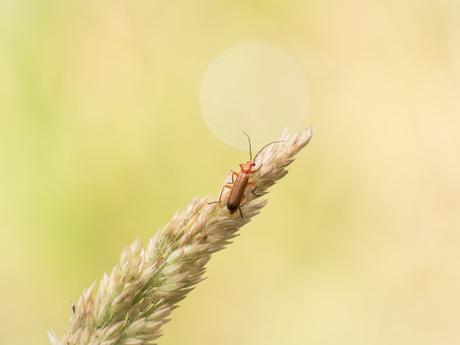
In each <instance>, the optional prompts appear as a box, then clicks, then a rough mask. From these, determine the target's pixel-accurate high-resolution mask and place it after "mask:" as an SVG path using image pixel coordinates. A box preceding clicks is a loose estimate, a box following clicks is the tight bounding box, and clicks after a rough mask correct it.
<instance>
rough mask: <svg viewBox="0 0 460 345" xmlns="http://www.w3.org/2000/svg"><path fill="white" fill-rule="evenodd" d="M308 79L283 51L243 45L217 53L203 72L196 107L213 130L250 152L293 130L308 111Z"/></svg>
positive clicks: (254, 44)
mask: <svg viewBox="0 0 460 345" xmlns="http://www.w3.org/2000/svg"><path fill="white" fill-rule="evenodd" d="M307 101H308V99H307V81H306V78H305V75H304V72H303V70H302V69H301V68H300V66H299V65H298V63H297V62H296V61H295V60H294V59H293V58H292V57H291V56H289V55H288V54H287V53H286V52H284V51H283V50H282V49H280V48H278V47H275V46H272V45H269V44H264V43H247V44H242V45H238V46H235V47H233V48H230V49H228V50H227V51H225V52H224V53H222V54H221V55H220V56H219V57H217V59H216V60H214V62H213V63H212V64H211V66H210V67H209V68H208V70H207V71H206V73H205V76H204V78H203V82H202V85H201V110H202V113H203V116H204V118H205V121H206V123H207V124H208V126H209V128H210V129H211V130H212V132H213V133H214V134H215V135H216V136H217V137H218V138H220V139H221V140H222V141H224V142H225V143H227V144H228V145H231V146H233V147H237V148H240V149H247V148H248V143H247V139H246V137H245V136H244V134H243V132H242V131H245V132H246V133H248V134H249V136H250V137H251V141H252V144H253V150H254V151H255V150H257V149H258V148H260V147H261V146H263V145H264V144H266V143H268V142H270V141H273V140H276V139H278V137H279V135H280V133H281V132H282V131H283V130H284V129H285V128H286V127H288V128H289V130H290V131H293V130H296V129H298V126H299V125H300V123H301V122H302V120H303V119H304V118H305V115H306V111H307Z"/></svg>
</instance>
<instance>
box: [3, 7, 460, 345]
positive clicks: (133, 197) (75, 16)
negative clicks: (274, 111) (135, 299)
mask: <svg viewBox="0 0 460 345" xmlns="http://www.w3.org/2000/svg"><path fill="white" fill-rule="evenodd" d="M246 42H265V43H269V44H272V45H275V46H278V47H280V48H282V49H284V50H285V51H286V52H288V53H289V54H290V55H291V56H293V57H294V58H295V59H296V60H297V61H298V63H299V64H300V65H301V67H302V68H303V70H304V71H305V73H306V76H307V80H308V83H309V109H308V116H307V119H306V120H305V121H304V124H303V127H304V128H305V127H306V126H308V125H309V124H313V129H314V132H315V134H314V137H313V139H312V141H311V143H310V145H309V146H308V147H307V148H306V149H305V150H304V151H303V152H301V153H300V154H299V156H298V160H297V161H296V162H295V163H294V164H293V165H292V171H291V173H290V174H289V175H288V176H287V177H286V178H285V179H284V180H283V181H280V183H279V184H277V185H276V186H274V188H273V189H272V193H271V194H270V203H269V205H268V206H267V207H266V208H265V209H264V210H263V212H262V214H261V215H260V216H258V217H257V218H255V219H254V221H253V222H251V223H250V224H249V225H248V226H246V227H245V228H244V229H243V230H242V232H241V236H240V237H238V238H237V239H236V241H235V243H234V244H233V245H231V246H230V247H228V248H227V249H226V250H225V251H223V252H221V253H218V254H217V255H215V257H214V258H213V260H211V262H210V264H209V268H208V272H207V274H206V275H207V276H208V277H209V278H208V279H207V280H206V281H205V282H203V283H201V284H200V285H199V286H198V288H197V289H196V290H195V291H194V292H192V293H191V294H190V295H189V296H188V298H187V299H185V300H184V301H183V302H182V303H181V308H179V309H178V310H176V311H175V312H174V313H173V320H172V321H171V322H170V323H169V324H168V325H167V326H166V327H165V332H166V334H165V336H164V337H162V338H161V339H160V340H159V342H160V343H161V344H163V345H166V344H203V345H205V344H221V345H225V344H370V343H371V344H458V342H459V339H460V234H459V233H460V198H459V195H460V179H459V174H460V155H459V153H460V152H459V151H460V135H459V132H460V116H459V115H460V92H459V91H460V2H459V1H448V0H441V1H428V0H419V1H416V0H408V1H396V0H382V1H377V0H371V1H363V0H361V1H360V0H351V1H337V0H325V1H291V0H287V1H266V0H265V1H262V0H260V1H170V2H165V1H156V0H151V1H147V0H143V1H136V0H135V1H118V0H111V1H106V0H102V1H84V0H83V1H70V0H64V1H57V0H42V1H39V2H38V1H23V0H14V1H13V0H3V1H0V234H1V238H0V261H1V265H0V277H1V278H0V279H1V282H0V289H1V293H0V343H1V344H32V343H33V344H48V340H47V336H46V333H45V330H47V329H50V328H53V329H54V330H55V332H56V334H57V335H58V336H59V337H60V335H61V334H62V332H63V331H64V329H65V327H66V326H67V325H68V321H69V317H70V301H71V300H74V301H75V300H77V299H78V297H79V296H80V294H81V292H82V291H83V289H84V288H86V287H87V286H89V285H90V284H91V283H92V282H93V281H94V280H96V279H99V278H100V276H101V274H102V272H104V271H109V270H110V269H111V268H112V267H113V266H114V265H115V264H116V262H117V260H118V257H119V254H120V253H121V250H122V249H123V247H124V246H125V245H126V244H130V243H131V242H132V241H133V240H134V238H135V237H136V236H140V237H141V238H143V239H144V241H147V240H148V239H149V238H150V237H151V236H152V235H154V233H155V232H156V231H157V230H158V228H160V227H162V226H164V225H165V224H166V223H167V222H168V220H169V219H170V218H171V216H172V215H173V214H174V213H175V212H176V210H177V209H178V208H183V207H184V206H186V205H187V204H188V203H189V201H190V200H191V199H192V197H194V196H196V195H200V196H204V195H206V194H208V193H214V195H217V193H218V192H219V189H220V186H221V184H222V180H223V178H224V176H225V175H226V173H227V171H228V169H230V168H234V169H235V168H237V167H238V163H244V162H245V161H246V160H247V152H244V151H237V150H235V149H232V148H230V147H228V146H226V145H225V144H223V143H221V142H220V141H218V140H217V139H216V138H215V137H214V136H213V134H212V133H211V132H210V130H209V129H208V128H207V126H206V124H205V122H204V120H203V118H202V116H201V111H200V104H199V91H200V83H201V80H202V78H203V75H204V73H205V71H206V69H207V68H208V66H209V64H210V63H211V62H212V61H213V60H214V59H215V58H216V57H217V56H218V55H219V54H220V53H221V52H222V51H224V50H226V49H228V48H230V47H232V46H234V45H236V44H241V43H246ZM229 121H231V119H229Z"/></svg>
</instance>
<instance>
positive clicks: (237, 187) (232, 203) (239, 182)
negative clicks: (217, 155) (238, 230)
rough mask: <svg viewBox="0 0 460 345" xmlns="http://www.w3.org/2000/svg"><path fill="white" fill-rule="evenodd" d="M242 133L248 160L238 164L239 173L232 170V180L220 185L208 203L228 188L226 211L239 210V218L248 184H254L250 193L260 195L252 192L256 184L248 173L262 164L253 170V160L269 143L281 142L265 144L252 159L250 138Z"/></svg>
mask: <svg viewBox="0 0 460 345" xmlns="http://www.w3.org/2000/svg"><path fill="white" fill-rule="evenodd" d="M243 133H244V135H246V137H247V138H248V142H249V161H248V162H247V163H246V164H244V165H243V164H240V168H241V170H240V172H239V173H236V172H234V171H233V172H232V182H227V183H228V184H225V185H224V186H223V187H222V189H221V190H220V195H219V200H218V201H214V202H211V203H210V204H215V203H220V201H221V199H222V193H223V191H224V188H229V189H231V192H230V195H229V197H228V200H227V209H228V212H230V214H234V213H235V212H236V210H240V215H241V218H243V212H241V207H243V206H244V205H245V204H246V195H245V194H244V192H245V190H246V187H247V186H248V184H249V185H251V186H254V189H253V190H252V191H251V193H252V194H254V195H255V196H260V195H258V194H256V193H254V191H255V190H256V189H257V185H256V184H255V183H254V182H249V176H250V174H254V173H256V172H258V171H259V170H260V168H262V165H261V166H260V167H259V168H258V169H255V170H254V169H253V168H254V167H255V166H256V163H255V160H256V158H257V156H258V155H259V154H260V153H261V152H262V150H263V149H264V148H266V147H267V146H269V145H271V144H275V143H280V142H283V141H273V142H271V143H269V144H267V145H265V146H264V147H262V148H261V149H260V151H259V152H257V154H256V155H255V156H254V159H252V148H251V139H250V138H249V135H247V134H246V132H244V131H243ZM235 175H236V180H235V179H234V176H235Z"/></svg>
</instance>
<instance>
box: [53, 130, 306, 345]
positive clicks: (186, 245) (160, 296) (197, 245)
mask: <svg viewBox="0 0 460 345" xmlns="http://www.w3.org/2000/svg"><path fill="white" fill-rule="evenodd" d="M311 136H312V130H311V127H309V128H307V129H306V130H303V131H299V132H297V133H296V134H294V135H293V136H290V135H288V133H287V131H285V132H284V133H283V134H282V135H281V138H280V139H279V140H282V142H280V143H277V144H274V145H270V146H268V147H267V148H266V149H265V150H263V151H262V153H261V154H260V155H259V156H258V157H257V160H256V166H257V167H259V166H262V167H261V168H260V170H259V171H258V172H256V173H254V174H252V175H251V179H250V180H251V181H252V182H254V183H256V184H257V193H258V194H259V195H264V194H266V193H267V188H269V187H270V186H272V185H273V184H274V183H275V182H276V181H277V180H279V179H280V178H282V177H283V176H285V175H286V174H287V170H286V167H287V166H288V165H289V164H290V163H292V161H293V158H292V157H293V156H294V155H295V154H296V153H298V152H299V151H300V150H301V149H302V148H303V147H304V146H305V145H307V144H308V142H309V141H310V138H311ZM228 195H229V190H227V189H226V190H224V193H223V195H222V201H221V203H214V204H209V202H211V201H213V200H211V199H210V196H209V195H208V196H206V197H204V198H203V199H198V198H195V199H193V200H192V202H191V203H190V205H188V206H187V207H185V209H184V210H183V211H182V212H179V211H178V212H177V213H176V214H175V215H174V217H173V219H172V220H171V221H170V222H169V223H168V224H167V225H166V226H165V227H164V228H162V229H160V230H158V232H157V233H156V234H155V236H154V237H152V238H151V239H150V240H149V242H148V245H147V247H146V248H145V249H144V248H143V246H142V241H141V240H140V239H139V238H137V239H136V240H135V241H134V242H133V244H131V246H127V247H126V248H125V250H124V251H123V252H122V254H121V256H120V262H119V264H117V265H116V266H115V267H114V268H113V269H112V271H111V272H110V273H109V274H107V273H104V274H103V276H102V278H101V280H100V282H99V285H98V287H97V288H96V282H94V283H93V284H92V285H91V286H90V287H89V288H87V289H86V290H85V291H83V293H82V295H81V297H80V299H79V300H78V303H76V304H75V305H74V304H73V303H72V306H71V319H70V324H69V327H68V328H67V329H66V330H65V332H64V334H63V336H62V337H61V339H58V338H57V337H56V336H55V334H54V332H53V331H51V332H48V335H49V339H50V341H51V344H53V345H72V344H91V345H96V344H98V345H141V344H153V341H154V340H155V339H157V338H158V337H159V336H161V334H162V333H161V326H162V325H163V324H165V323H166V322H168V321H169V320H170V319H169V316H170V314H171V312H172V310H173V309H175V308H176V307H177V303H178V302H179V301H181V300H182V299H183V298H185V296H186V295H187V293H188V292H189V291H191V290H192V289H193V287H194V286H195V285H196V284H197V283H199V282H200V281H202V280H203V278H202V276H203V273H204V272H205V265H206V263H207V262H208V261H209V259H210V258H211V254H212V253H215V252H217V251H219V250H221V249H223V248H224V247H225V246H226V245H227V244H229V243H230V240H231V239H232V238H233V237H235V236H236V232H237V231H238V230H239V228H240V227H241V226H243V225H244V224H246V223H248V222H249V221H250V220H251V218H252V217H253V216H255V215H256V214H258V213H259V212H260V209H261V208H262V207H263V206H265V205H266V203H267V200H266V199H261V198H259V197H258V196H254V195H253V194H252V193H248V192H246V198H247V200H246V205H245V206H244V207H243V208H242V210H243V216H244V217H243V218H241V216H240V214H239V212H236V213H235V214H233V215H230V213H229V212H228V210H227V208H226V200H227V198H228Z"/></svg>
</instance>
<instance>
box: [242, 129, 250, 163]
mask: <svg viewBox="0 0 460 345" xmlns="http://www.w3.org/2000/svg"><path fill="white" fill-rule="evenodd" d="M243 133H244V135H246V136H247V137H248V141H249V160H250V161H252V152H251V139H249V135H247V134H246V132H245V131H243Z"/></svg>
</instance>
